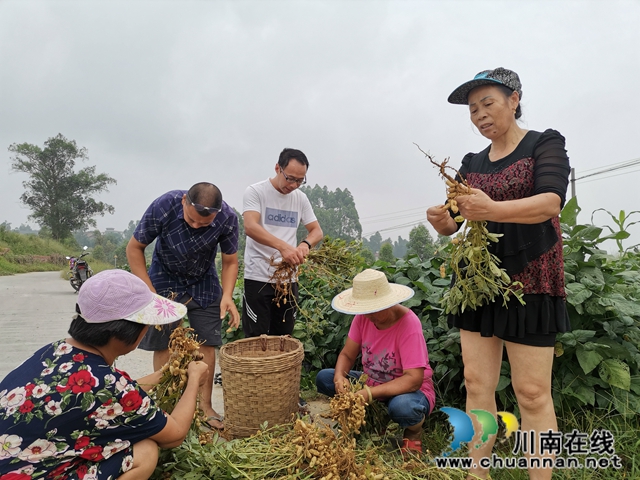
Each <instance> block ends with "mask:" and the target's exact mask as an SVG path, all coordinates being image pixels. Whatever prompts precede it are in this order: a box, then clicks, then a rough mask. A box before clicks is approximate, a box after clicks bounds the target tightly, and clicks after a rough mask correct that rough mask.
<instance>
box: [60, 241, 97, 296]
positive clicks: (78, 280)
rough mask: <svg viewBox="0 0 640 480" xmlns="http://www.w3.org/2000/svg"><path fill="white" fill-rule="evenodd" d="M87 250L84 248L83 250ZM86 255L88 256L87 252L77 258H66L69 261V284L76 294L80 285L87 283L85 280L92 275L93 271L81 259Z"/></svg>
mask: <svg viewBox="0 0 640 480" xmlns="http://www.w3.org/2000/svg"><path fill="white" fill-rule="evenodd" d="M87 248H88V247H86V246H85V247H84V248H83V250H86V249H87ZM86 255H89V252H85V253H83V254H82V255H80V256H79V257H66V258H67V260H69V273H68V275H69V283H70V284H71V286H72V287H73V289H74V290H75V291H76V293H77V292H78V291H79V290H80V287H82V284H83V283H84V282H86V281H87V278H89V277H91V275H93V270H91V267H90V266H89V264H88V263H87V261H86V260H83V259H82V258H83V257H84V256H86Z"/></svg>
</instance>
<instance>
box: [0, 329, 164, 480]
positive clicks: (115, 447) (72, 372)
mask: <svg viewBox="0 0 640 480" xmlns="http://www.w3.org/2000/svg"><path fill="white" fill-rule="evenodd" d="M166 423H167V418H166V415H165V414H164V412H162V410H160V409H159V408H158V407H157V406H156V404H155V403H154V402H153V401H152V400H151V399H150V398H149V397H148V396H147V394H146V393H145V392H144V391H143V390H142V389H141V388H140V387H139V386H138V384H137V383H136V382H135V381H133V380H131V378H130V377H129V376H128V375H127V374H126V373H125V372H122V371H119V370H117V369H115V368H113V367H111V366H109V365H107V364H106V362H105V361H104V359H103V358H102V357H101V356H99V355H96V354H94V353H91V352H87V351H85V350H81V349H79V348H77V347H73V346H72V345H70V344H68V343H66V342H65V341H63V340H61V341H58V342H55V343H53V344H50V345H46V346H44V347H42V348H41V349H40V350H38V351H37V352H36V353H35V354H34V355H33V356H32V357H31V358H29V359H28V360H26V361H25V362H24V363H23V364H22V365H20V366H19V367H18V368H16V369H15V370H13V371H12V372H11V373H9V374H8V375H7V376H6V377H5V378H4V379H3V380H2V382H0V480H29V479H53V480H67V479H69V480H70V479H82V480H97V479H101V480H102V479H105V480H109V479H116V478H117V477H119V476H120V475H121V474H122V473H124V472H126V471H128V470H130V469H131V467H132V466H133V445H134V444H135V443H137V442H139V441H141V440H143V439H145V438H149V437H151V436H152V435H155V434H156V433H158V432H160V430H162V429H163V428H164V426H165V425H166Z"/></svg>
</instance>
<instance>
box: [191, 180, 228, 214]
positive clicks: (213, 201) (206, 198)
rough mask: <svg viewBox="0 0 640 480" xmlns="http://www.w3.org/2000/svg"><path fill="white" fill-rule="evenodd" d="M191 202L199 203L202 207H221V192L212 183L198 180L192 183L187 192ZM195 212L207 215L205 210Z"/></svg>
mask: <svg viewBox="0 0 640 480" xmlns="http://www.w3.org/2000/svg"><path fill="white" fill-rule="evenodd" d="M188 195H189V198H190V199H191V201H192V202H193V203H199V204H200V205H202V206H203V207H213V208H218V209H219V208H221V207H222V192H221V191H220V189H219V188H218V187H216V186H215V185H214V184H213V183H209V182H200V183H196V184H195V185H193V186H192V187H191V188H190V189H189V192H188ZM196 212H197V213H198V214H199V215H200V216H202V217H208V216H209V214H208V213H207V212H198V211H197V210H196Z"/></svg>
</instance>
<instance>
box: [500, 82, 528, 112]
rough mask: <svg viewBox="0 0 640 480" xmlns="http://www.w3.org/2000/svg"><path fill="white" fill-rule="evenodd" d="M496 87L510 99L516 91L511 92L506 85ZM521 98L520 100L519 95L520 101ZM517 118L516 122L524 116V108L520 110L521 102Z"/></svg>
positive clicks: (517, 108) (517, 110)
mask: <svg viewBox="0 0 640 480" xmlns="http://www.w3.org/2000/svg"><path fill="white" fill-rule="evenodd" d="M496 87H498V89H499V90H500V91H501V92H502V93H503V94H504V96H505V97H506V98H509V97H510V96H511V95H513V92H515V90H511V89H510V88H509V87H507V86H506V85H496ZM519 98H520V95H518V99H519ZM515 116H516V120H518V119H519V118H520V117H521V116H522V108H520V101H518V106H517V107H516V114H515Z"/></svg>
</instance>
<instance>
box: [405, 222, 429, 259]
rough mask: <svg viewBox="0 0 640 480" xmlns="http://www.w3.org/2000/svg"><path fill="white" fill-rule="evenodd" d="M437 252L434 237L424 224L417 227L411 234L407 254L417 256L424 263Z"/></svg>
mask: <svg viewBox="0 0 640 480" xmlns="http://www.w3.org/2000/svg"><path fill="white" fill-rule="evenodd" d="M434 250H435V246H434V242H433V237H432V236H431V233H429V230H427V227H425V226H424V225H423V224H419V225H416V226H415V227H413V229H412V230H411V231H410V232H409V243H408V244H407V253H408V254H409V255H411V254H414V255H417V256H418V258H419V259H420V260H422V261H424V260H426V259H427V258H429V257H430V256H431V255H432V254H433V252H434Z"/></svg>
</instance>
